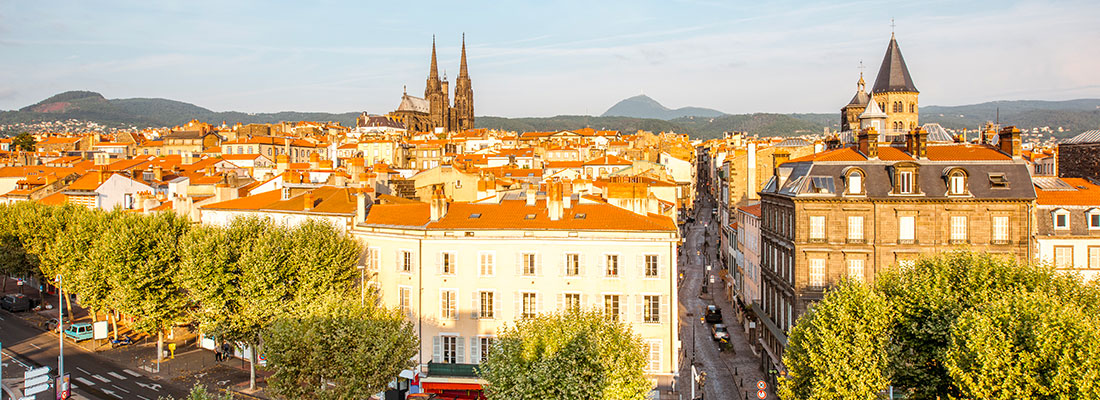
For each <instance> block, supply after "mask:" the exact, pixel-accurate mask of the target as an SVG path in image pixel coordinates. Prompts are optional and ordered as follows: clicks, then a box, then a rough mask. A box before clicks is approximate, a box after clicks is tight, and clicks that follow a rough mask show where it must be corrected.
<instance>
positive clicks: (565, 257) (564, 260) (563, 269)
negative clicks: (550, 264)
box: [558, 253, 569, 276]
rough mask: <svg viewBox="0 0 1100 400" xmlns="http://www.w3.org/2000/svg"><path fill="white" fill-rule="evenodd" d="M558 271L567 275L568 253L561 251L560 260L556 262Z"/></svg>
mask: <svg viewBox="0 0 1100 400" xmlns="http://www.w3.org/2000/svg"><path fill="white" fill-rule="evenodd" d="M558 273H559V274H561V276H569V253H562V255H561V261H560V262H559V263H558Z"/></svg>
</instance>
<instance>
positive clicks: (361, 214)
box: [355, 188, 372, 223]
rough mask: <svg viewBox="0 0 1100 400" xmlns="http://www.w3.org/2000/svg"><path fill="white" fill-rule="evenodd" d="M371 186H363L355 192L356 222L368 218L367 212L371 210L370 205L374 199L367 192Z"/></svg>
mask: <svg viewBox="0 0 1100 400" xmlns="http://www.w3.org/2000/svg"><path fill="white" fill-rule="evenodd" d="M368 190H370V188H361V189H359V190H358V191H357V192H356V193H355V222H356V223H360V222H364V221H366V220H367V214H368V213H369V212H370V206H371V204H372V201H371V199H370V196H369V195H368V194H367V192H368Z"/></svg>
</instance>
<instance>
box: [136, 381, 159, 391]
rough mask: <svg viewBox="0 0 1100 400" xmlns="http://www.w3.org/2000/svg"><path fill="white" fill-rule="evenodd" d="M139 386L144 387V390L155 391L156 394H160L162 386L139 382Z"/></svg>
mask: <svg viewBox="0 0 1100 400" xmlns="http://www.w3.org/2000/svg"><path fill="white" fill-rule="evenodd" d="M137 385H138V386H141V387H143V388H146V389H149V390H152V391H154V392H159V391H160V384H159V383H149V384H145V383H141V382H137Z"/></svg>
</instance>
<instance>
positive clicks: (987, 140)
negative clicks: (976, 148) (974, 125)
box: [979, 122, 997, 145]
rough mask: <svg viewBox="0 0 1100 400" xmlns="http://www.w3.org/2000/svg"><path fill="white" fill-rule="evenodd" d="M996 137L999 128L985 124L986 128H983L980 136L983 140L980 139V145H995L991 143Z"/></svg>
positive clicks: (991, 124) (989, 123)
mask: <svg viewBox="0 0 1100 400" xmlns="http://www.w3.org/2000/svg"><path fill="white" fill-rule="evenodd" d="M995 135H997V126H996V125H993V123H992V122H987V123H986V124H985V127H983V128H982V134H981V136H980V138H981V139H979V140H981V142H980V144H989V145H991V144H993V143H991V142H992V141H993V136H995Z"/></svg>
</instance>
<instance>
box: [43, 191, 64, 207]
mask: <svg viewBox="0 0 1100 400" xmlns="http://www.w3.org/2000/svg"><path fill="white" fill-rule="evenodd" d="M68 198H69V196H66V195H65V193H63V192H57V193H54V194H51V195H49V196H46V197H43V198H41V199H38V202H39V203H41V204H45V205H48V206H59V205H62V204H65V201H66V200H68Z"/></svg>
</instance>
